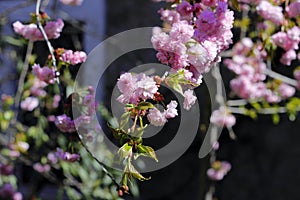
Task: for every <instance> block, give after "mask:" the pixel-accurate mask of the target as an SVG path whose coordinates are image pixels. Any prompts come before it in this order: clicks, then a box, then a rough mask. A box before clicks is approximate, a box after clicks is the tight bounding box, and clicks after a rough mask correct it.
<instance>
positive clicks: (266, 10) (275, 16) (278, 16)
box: [256, 0, 284, 25]
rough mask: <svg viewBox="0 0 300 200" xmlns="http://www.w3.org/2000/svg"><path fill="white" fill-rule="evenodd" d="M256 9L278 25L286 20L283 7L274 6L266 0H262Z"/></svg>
mask: <svg viewBox="0 0 300 200" xmlns="http://www.w3.org/2000/svg"><path fill="white" fill-rule="evenodd" d="M256 10H257V13H258V14H259V15H261V16H262V17H263V18H264V19H265V20H270V21H272V22H273V23H274V24H276V25H280V24H281V23H282V22H283V20H284V16H283V13H282V8H281V7H279V6H274V5H272V4H271V3H269V2H268V1H266V0H262V1H261V2H260V3H259V5H258V6H257V7H256Z"/></svg>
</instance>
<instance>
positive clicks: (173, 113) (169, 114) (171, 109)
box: [164, 101, 178, 119]
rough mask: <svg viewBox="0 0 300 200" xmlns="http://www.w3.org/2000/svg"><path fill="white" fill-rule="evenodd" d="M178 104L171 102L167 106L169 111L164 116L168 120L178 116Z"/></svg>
mask: <svg viewBox="0 0 300 200" xmlns="http://www.w3.org/2000/svg"><path fill="white" fill-rule="evenodd" d="M177 105H178V104H177V102H176V101H171V102H170V103H169V104H168V105H167V110H166V111H165V113H164V115H165V117H166V118H167V119H169V118H174V117H175V116H177V115H178V112H177V109H176V107H177Z"/></svg>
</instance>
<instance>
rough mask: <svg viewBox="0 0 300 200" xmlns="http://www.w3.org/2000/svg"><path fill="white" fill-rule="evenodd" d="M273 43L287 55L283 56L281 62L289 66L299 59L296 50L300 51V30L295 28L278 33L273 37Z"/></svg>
mask: <svg viewBox="0 0 300 200" xmlns="http://www.w3.org/2000/svg"><path fill="white" fill-rule="evenodd" d="M272 42H273V43H274V44H275V45H276V46H278V47H281V48H282V49H284V51H285V53H284V54H283V55H282V56H281V58H280V62H281V63H282V64H284V65H288V66H289V65H291V62H292V61H293V60H295V59H296V58H297V54H296V50H298V49H299V42H300V28H299V27H298V26H295V27H293V28H291V29H289V30H288V31H286V32H284V31H280V32H277V33H275V34H274V35H272Z"/></svg>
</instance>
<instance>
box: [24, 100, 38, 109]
mask: <svg viewBox="0 0 300 200" xmlns="http://www.w3.org/2000/svg"><path fill="white" fill-rule="evenodd" d="M38 105H39V100H38V98H36V97H27V98H26V99H24V100H23V101H22V102H21V108H22V109H23V110H27V111H33V110H34V109H35V108H36V107H38Z"/></svg>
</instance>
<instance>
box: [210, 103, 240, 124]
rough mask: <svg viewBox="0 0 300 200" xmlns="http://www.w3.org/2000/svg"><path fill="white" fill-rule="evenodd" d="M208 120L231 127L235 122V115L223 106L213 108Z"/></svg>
mask: <svg viewBox="0 0 300 200" xmlns="http://www.w3.org/2000/svg"><path fill="white" fill-rule="evenodd" d="M210 122H211V123H213V124H215V125H217V126H219V127H228V128H230V127H232V126H233V125H235V123H236V119H235V116H234V115H232V114H231V113H230V112H229V110H228V109H226V108H225V107H220V108H219V109H217V110H214V111H213V112H212V114H211V116H210Z"/></svg>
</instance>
